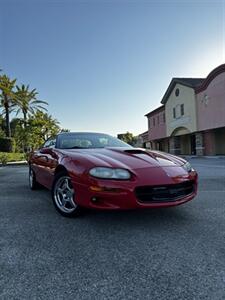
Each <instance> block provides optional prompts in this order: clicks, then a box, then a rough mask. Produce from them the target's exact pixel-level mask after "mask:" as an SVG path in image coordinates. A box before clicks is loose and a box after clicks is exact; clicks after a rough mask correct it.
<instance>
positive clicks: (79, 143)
mask: <svg viewBox="0 0 225 300" xmlns="http://www.w3.org/2000/svg"><path fill="white" fill-rule="evenodd" d="M105 147H129V148H132V146H130V145H128V144H127V143H125V142H123V141H121V140H119V139H117V138H115V137H112V136H110V135H107V134H101V133H68V134H67V133H66V134H60V135H59V136H58V148H60V149H93V148H105Z"/></svg>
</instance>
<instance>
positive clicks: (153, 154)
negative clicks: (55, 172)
mask: <svg viewBox="0 0 225 300" xmlns="http://www.w3.org/2000/svg"><path fill="white" fill-rule="evenodd" d="M61 152H63V154H64V155H67V156H70V157H71V158H72V159H73V158H74V159H78V156H79V157H82V158H83V159H84V158H85V160H87V161H89V162H90V163H91V164H92V165H95V166H102V167H113V168H125V169H133V170H135V169H139V168H150V167H177V166H182V165H183V164H184V163H185V160H184V159H182V158H180V157H177V156H173V155H171V154H167V153H163V152H160V151H150V150H146V149H142V148H121V147H120V148H116V147H115V148H101V149H67V150H61Z"/></svg>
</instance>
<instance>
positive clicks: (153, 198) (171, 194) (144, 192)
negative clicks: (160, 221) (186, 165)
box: [135, 180, 194, 203]
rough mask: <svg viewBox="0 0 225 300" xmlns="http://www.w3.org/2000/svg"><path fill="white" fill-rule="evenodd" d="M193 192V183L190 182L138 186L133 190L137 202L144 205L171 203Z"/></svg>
mask: <svg viewBox="0 0 225 300" xmlns="http://www.w3.org/2000/svg"><path fill="white" fill-rule="evenodd" d="M193 192H194V181H191V180H189V181H185V182H182V183H177V184H169V185H157V186H139V187H137V188H136V189H135V194H136V197H137V198H138V200H139V201H140V202H145V203H163V202H173V201H177V200H179V199H181V198H183V197H185V196H188V195H191V194H192V193H193Z"/></svg>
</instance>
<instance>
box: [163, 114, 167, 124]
mask: <svg viewBox="0 0 225 300" xmlns="http://www.w3.org/2000/svg"><path fill="white" fill-rule="evenodd" d="M163 123H166V115H165V113H163Z"/></svg>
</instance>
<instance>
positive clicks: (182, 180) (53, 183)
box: [29, 132, 197, 217]
mask: <svg viewBox="0 0 225 300" xmlns="http://www.w3.org/2000/svg"><path fill="white" fill-rule="evenodd" d="M29 183H30V188H31V189H32V190H33V189H36V188H37V187H38V186H39V185H42V186H45V187H46V188H48V189H50V190H51V191H52V199H53V203H54V205H55V207H56V209H57V210H58V211H59V212H60V213H61V214H62V215H64V216H68V217H70V216H75V215H78V214H79V212H80V211H81V208H82V207H86V208H95V209H111V210H113V209H135V208H151V207H168V206H175V205H179V204H183V203H185V202H187V201H189V200H191V199H192V198H193V197H194V196H195V195H196V192H197V173H196V171H195V170H194V169H193V168H192V167H191V165H190V164H189V163H188V162H187V161H185V160H184V159H182V158H180V157H176V156H174V155H171V154H167V153H162V152H159V151H150V150H146V149H142V148H133V147H132V146H130V145H128V144H126V143H124V142H122V141H121V140H119V139H116V138H114V137H112V136H109V135H107V134H101V133H84V132H82V133H81V132H77V133H60V134H59V135H57V136H56V137H54V138H50V139H49V140H48V141H46V143H45V144H44V145H43V147H42V148H41V149H39V150H38V151H35V152H33V153H32V154H31V155H30V159H29Z"/></svg>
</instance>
